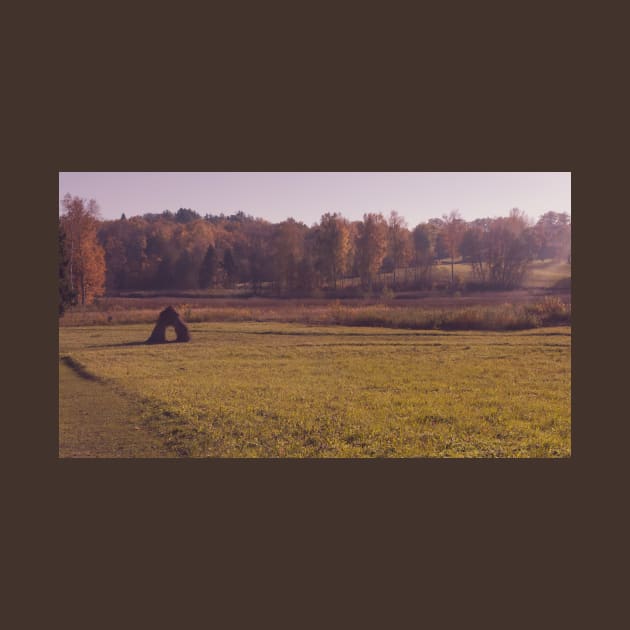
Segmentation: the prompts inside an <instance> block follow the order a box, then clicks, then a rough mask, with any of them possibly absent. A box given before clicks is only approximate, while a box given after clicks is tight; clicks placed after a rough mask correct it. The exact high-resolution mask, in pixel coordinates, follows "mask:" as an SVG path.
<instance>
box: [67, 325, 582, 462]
mask: <svg viewBox="0 0 630 630" xmlns="http://www.w3.org/2000/svg"><path fill="white" fill-rule="evenodd" d="M154 317H155V313H154ZM190 331H191V336H192V340H191V342H190V343H187V344H165V345H158V346H147V345H144V344H143V343H142V342H143V341H144V340H145V339H146V338H147V337H148V335H149V333H150V332H151V326H150V325H149V326H147V325H146V324H143V325H140V324H133V325H126V326H117V325H109V326H86V327H80V326H69V327H64V328H60V331H59V349H60V356H61V357H66V358H68V357H69V358H71V363H72V365H74V366H75V368H79V370H80V371H82V372H83V374H84V375H92V376H93V377H95V378H96V379H97V382H98V384H99V387H100V388H101V389H99V390H98V391H100V392H102V395H103V399H102V400H101V399H100V397H99V396H100V394H99V395H96V394H94V393H93V394H92V395H93V396H94V395H96V398H95V399H94V400H93V403H92V404H93V405H94V406H95V407H96V408H101V409H102V408H106V407H107V404H108V403H107V398H106V396H105V394H106V393H107V395H110V394H112V395H116V396H124V397H125V399H127V400H131V401H135V403H136V407H135V408H136V409H138V410H139V411H138V414H139V415H138V416H133V415H132V417H130V418H129V420H128V422H129V423H133V425H134V426H137V427H139V429H141V430H142V432H146V433H147V435H151V436H153V437H154V438H156V439H158V440H159V442H160V444H162V445H163V446H164V448H166V449H167V450H168V452H169V453H173V454H175V455H179V456H191V457H238V458H240V457H317V458H319V457H347V458H354V457H568V456H570V454H571V404H570V394H571V390H570V380H571V373H570V372H571V370H570V367H571V329H570V328H569V327H552V328H549V327H548V328H541V329H534V330H528V331H517V332H487V331H476V332H470V331H467V332H464V331H458V332H445V331H435V330H434V331H417V330H414V331H410V330H396V329H388V328H366V327H360V326H353V327H345V326H341V325H337V326H317V325H312V326H308V325H302V324H289V323H280V322H224V323H192V324H191V325H190ZM88 384H90V385H92V382H90V381H86V386H87V385H88ZM93 391H96V390H93ZM68 395H69V391H66V388H65V386H64V385H63V383H60V401H61V402H60V416H63V413H70V414H71V413H72V412H71V411H66V412H64V411H63V410H64V404H65V403H64V401H66V400H67V398H68ZM63 422H68V418H63V417H60V429H61V427H62V423H63ZM139 434H140V432H139Z"/></svg>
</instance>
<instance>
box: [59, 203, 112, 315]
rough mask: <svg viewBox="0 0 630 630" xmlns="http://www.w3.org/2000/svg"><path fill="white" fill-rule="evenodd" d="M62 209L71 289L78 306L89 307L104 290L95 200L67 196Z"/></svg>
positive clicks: (102, 256)
mask: <svg viewBox="0 0 630 630" xmlns="http://www.w3.org/2000/svg"><path fill="white" fill-rule="evenodd" d="M62 206H63V215H62V217H61V223H62V225H63V228H64V231H65V234H66V239H67V241H66V251H67V253H68V259H69V262H68V279H69V282H70V288H71V289H72V290H73V291H76V293H77V296H78V299H79V302H80V303H81V304H83V305H85V304H91V303H92V302H93V301H94V298H95V297H97V296H99V295H103V292H104V288H105V252H104V250H103V248H102V247H101V246H100V245H99V243H98V240H97V228H98V220H99V209H98V205H97V203H96V201H94V199H90V200H89V201H87V200H85V199H81V198H80V197H72V195H70V194H67V195H66V196H65V197H64V198H63V201H62Z"/></svg>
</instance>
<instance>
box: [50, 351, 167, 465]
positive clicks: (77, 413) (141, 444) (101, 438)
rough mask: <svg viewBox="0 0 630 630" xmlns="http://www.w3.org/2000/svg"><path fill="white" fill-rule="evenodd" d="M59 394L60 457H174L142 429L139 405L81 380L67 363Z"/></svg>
mask: <svg viewBox="0 0 630 630" xmlns="http://www.w3.org/2000/svg"><path fill="white" fill-rule="evenodd" d="M59 392H60V397H59V457H62V458H69V457H89V458H93V457H105V458H107V457H116V458H121V457H122V458H125V457H129V458H141V457H142V458H146V457H155V458H158V457H160V458H162V457H174V454H173V453H171V452H169V451H168V450H167V449H165V448H164V446H163V445H162V443H161V442H160V441H159V440H158V439H157V438H156V437H154V436H153V435H151V434H150V433H148V432H147V430H146V429H144V428H143V427H142V426H140V425H139V423H138V421H137V418H139V417H140V410H139V408H138V404H137V403H134V402H133V401H131V400H128V399H127V398H125V397H123V396H121V395H120V394H118V393H116V392H115V391H113V390H112V389H110V388H109V387H108V386H107V385H106V384H103V383H100V382H97V381H92V380H89V379H86V378H84V377H82V376H80V375H79V374H77V372H75V371H74V370H73V369H72V368H70V367H69V366H68V365H66V364H65V363H63V361H62V362H60V363H59ZM61 392H63V395H61Z"/></svg>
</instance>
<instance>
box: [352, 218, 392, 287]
mask: <svg viewBox="0 0 630 630" xmlns="http://www.w3.org/2000/svg"><path fill="white" fill-rule="evenodd" d="M386 251H387V222H386V221H385V218H384V217H383V215H382V214H381V213H378V214H375V213H372V212H370V213H366V214H364V215H363V221H362V222H361V223H359V225H358V230H357V241H356V256H357V267H358V272H359V276H360V278H361V283H362V285H363V287H364V288H367V289H369V290H371V289H372V284H373V282H374V278H375V277H376V274H377V273H378V272H379V270H380V268H381V265H382V263H383V258H385V253H386Z"/></svg>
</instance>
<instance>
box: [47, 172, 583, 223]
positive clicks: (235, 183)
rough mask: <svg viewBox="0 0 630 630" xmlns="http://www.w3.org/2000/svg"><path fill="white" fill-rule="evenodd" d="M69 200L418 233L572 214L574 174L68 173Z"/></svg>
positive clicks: (109, 208) (131, 211) (133, 211)
mask: <svg viewBox="0 0 630 630" xmlns="http://www.w3.org/2000/svg"><path fill="white" fill-rule="evenodd" d="M66 193H70V194H71V195H73V196H78V197H83V198H86V199H95V200H96V201H97V203H98V204H99V206H100V208H101V217H102V218H103V219H118V218H120V215H121V214H122V213H123V212H124V213H125V215H126V216H127V218H129V217H131V216H134V215H140V214H144V213H146V212H155V213H161V212H163V211H164V210H171V211H172V212H176V211H177V210H178V209H179V208H191V209H192V210H195V211H196V212H198V213H199V214H200V215H201V216H204V215H205V214H208V213H209V214H221V213H224V214H226V215H227V214H232V213H234V212H238V211H239V210H242V211H243V212H244V213H245V214H249V215H252V216H254V217H261V218H263V219H267V220H268V221H271V222H273V223H277V222H280V221H284V220H285V219H287V218H289V217H293V218H294V219H295V220H297V221H302V222H303V223H306V225H309V226H310V225H312V224H313V223H316V222H318V221H319V219H320V217H321V215H322V214H324V213H325V212H340V213H341V214H342V215H343V216H344V217H345V218H347V219H349V220H351V221H354V220H360V219H361V218H362V217H363V214H364V213H365V212H382V213H383V214H384V215H388V214H389V213H390V211H391V210H396V211H397V212H398V213H399V214H400V215H402V216H403V217H405V219H406V220H407V222H408V224H409V227H410V228H413V227H415V226H416V225H417V224H418V223H422V222H424V221H427V220H428V219H431V218H435V217H441V216H442V215H443V214H448V213H449V212H450V211H451V210H455V209H457V210H459V211H460V213H461V215H462V217H463V218H464V219H465V220H466V221H471V220H473V219H477V218H481V217H496V216H505V215H507V214H508V212H509V211H510V209H511V208H519V209H521V210H523V211H524V212H525V213H526V214H527V215H528V216H529V217H531V218H532V219H537V218H538V217H539V216H540V215H541V214H543V213H544V212H547V211H554V212H567V213H569V214H571V173H568V172H521V173H517V172H496V173H490V172H417V173H416V172H402V173H399V172H375V173H372V172H332V173H326V172H208V173H184V172H123V173H118V172H101V173H97V172H72V173H71V172H68V173H66V172H62V173H59V199H61V198H62V197H63V196H64V195H65V194H66Z"/></svg>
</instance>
